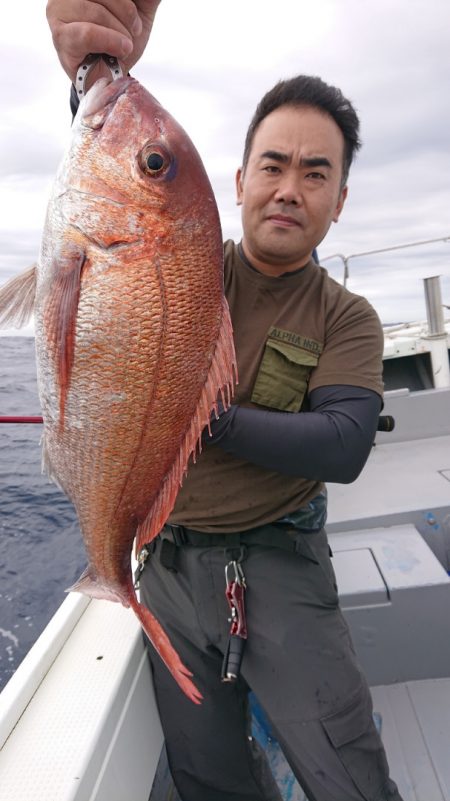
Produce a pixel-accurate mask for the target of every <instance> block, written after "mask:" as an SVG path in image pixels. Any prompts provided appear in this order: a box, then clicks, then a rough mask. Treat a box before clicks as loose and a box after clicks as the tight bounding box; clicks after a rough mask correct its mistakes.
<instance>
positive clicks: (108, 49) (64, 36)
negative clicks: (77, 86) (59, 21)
mask: <svg viewBox="0 0 450 801" xmlns="http://www.w3.org/2000/svg"><path fill="white" fill-rule="evenodd" d="M53 41H54V43H55V47H56V50H57V52H58V54H59V57H60V60H61V64H62V66H63V67H64V70H65V71H66V73H67V74H68V76H69V77H70V79H71V80H72V81H74V80H75V77H76V74H77V70H78V67H79V66H80V64H81V62H82V61H83V59H84V58H85V57H86V56H87V55H88V53H108V55H110V56H116V58H118V59H119V61H122V62H123V61H125V59H126V58H127V56H129V55H130V53H131V51H132V50H133V42H132V40H131V39H129V38H128V37H126V36H124V35H123V34H121V33H118V32H117V31H114V30H111V28H103V27H102V26H101V25H92V24H91V23H85V22H70V23H65V24H64V25H61V27H60V28H58V29H57V30H56V31H55V32H54V33H53Z"/></svg>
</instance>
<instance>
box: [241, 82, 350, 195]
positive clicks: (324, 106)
mask: <svg viewBox="0 0 450 801" xmlns="http://www.w3.org/2000/svg"><path fill="white" fill-rule="evenodd" d="M281 106H294V107H295V106H310V107H312V108H317V109H319V110H320V111H323V112H324V113H325V114H328V115H329V116H330V117H332V118H333V120H334V121H335V123H336V124H337V125H338V126H339V128H340V129H341V131H342V134H343V136H344V160H343V165H342V186H345V184H346V182H347V178H348V173H349V170H350V165H351V163H352V161H353V157H354V154H355V151H356V150H358V149H359V148H360V147H361V141H360V139H359V119H358V115H357V113H356V111H355V109H354V108H353V106H352V104H351V102H350V100H347V98H345V97H344V95H343V94H342V92H341V90H340V89H337V88H336V87H335V86H329V84H327V83H325V81H322V79H321V78H318V77H316V76H311V75H297V76H296V77H295V78H289V79H288V80H285V81H279V82H278V83H277V84H275V86H274V87H273V89H270V90H269V91H268V92H267V93H266V94H265V95H264V97H263V98H262V100H261V101H260V102H259V103H258V105H257V107H256V111H255V113H254V115H253V119H252V121H251V123H250V125H249V128H248V131H247V136H246V138H245V146H244V158H243V169H244V170H245V168H246V166H247V163H248V159H249V155H250V150H251V147H252V143H253V138H254V135H255V132H256V129H257V128H258V126H259V125H260V123H261V122H262V121H263V119H264V118H265V117H267V115H268V114H270V113H271V112H272V111H275V110H276V109H277V108H280V107H281Z"/></svg>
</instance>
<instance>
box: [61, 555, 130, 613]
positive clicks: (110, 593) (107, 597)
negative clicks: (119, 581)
mask: <svg viewBox="0 0 450 801" xmlns="http://www.w3.org/2000/svg"><path fill="white" fill-rule="evenodd" d="M66 592H81V593H82V594H83V595H88V596H89V597H90V598H97V599H99V600H102V601H114V602H115V603H120V604H123V606H129V603H127V602H125V601H124V597H123V595H120V594H119V593H117V592H115V591H114V590H113V589H112V588H111V587H108V586H107V585H106V584H102V582H101V581H99V579H98V578H97V575H96V573H95V571H94V569H93V568H92V567H91V565H88V567H87V568H86V570H85V571H84V572H83V573H82V574H81V576H80V578H79V579H78V581H76V582H75V584H72V586H71V587H68V588H67V590H66Z"/></svg>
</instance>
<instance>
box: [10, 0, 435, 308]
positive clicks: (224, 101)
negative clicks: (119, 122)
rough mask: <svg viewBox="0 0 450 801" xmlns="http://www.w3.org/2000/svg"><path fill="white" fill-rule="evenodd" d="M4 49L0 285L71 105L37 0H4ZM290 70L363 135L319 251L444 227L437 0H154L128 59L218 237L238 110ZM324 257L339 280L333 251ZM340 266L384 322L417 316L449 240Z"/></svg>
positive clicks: (362, 246) (16, 262)
mask: <svg viewBox="0 0 450 801" xmlns="http://www.w3.org/2000/svg"><path fill="white" fill-rule="evenodd" d="M0 47H1V53H2V70H1V73H0V98H1V100H0V102H1V109H2V113H1V117H0V145H1V146H0V185H1V215H0V282H1V283H3V281H4V280H5V279H6V278H9V277H10V276H11V275H13V274H15V273H18V272H20V271H21V270H22V269H25V268H26V267H27V266H29V265H30V264H31V263H32V262H33V261H34V259H35V258H36V256H37V252H38V248H39V241H40V237H41V231H42V225H43V219H44V214H45V208H46V204H47V199H48V196H49V191H50V187H51V183H52V180H53V176H54V174H55V172H56V168H57V164H58V162H59V160H60V158H61V154H62V151H63V148H64V146H65V144H66V143H67V141H68V138H69V135H70V112H69V105H68V95H69V80H68V78H67V77H66V75H65V74H64V73H63V71H62V69H61V67H60V65H59V62H58V60H57V57H56V54H55V51H54V49H53V45H52V41H51V36H50V32H49V30H48V27H47V22H46V18H45V2H44V0H21V2H20V3H9V4H8V6H7V8H6V9H4V10H3V13H2V25H1V27H0ZM301 72H304V73H309V74H315V75H320V76H321V77H322V78H323V79H324V80H326V81H327V82H329V83H334V84H335V85H337V86H339V87H340V88H341V89H342V90H343V92H344V94H346V95H347V96H348V97H349V98H350V99H351V100H352V101H353V103H354V105H355V107H356V108H357V110H358V112H359V114H360V118H361V128H362V130H361V133H362V139H363V143H364V144H363V149H362V150H361V152H360V154H359V155H358V158H357V161H356V162H355V164H354V166H353V168H352V172H351V175H350V181H349V197H348V200H347V204H346V207H345V209H344V212H343V214H342V217H341V219H340V221H339V223H338V224H337V225H333V226H332V228H331V230H330V232H329V234H328V236H327V238H326V239H325V240H324V242H323V243H322V245H321V246H320V248H319V254H320V257H321V259H324V258H325V257H327V256H329V255H331V254H335V253H341V254H343V255H344V256H349V255H351V254H355V253H356V254H357V253H361V252H365V251H368V250H374V249H382V248H388V247H390V246H397V245H401V244H406V243H412V242H419V241H424V240H429V239H439V238H443V237H446V236H449V237H450V3H449V0H308V2H305V0H227V2H225V3H224V2H213V1H212V0H162V4H161V6H160V9H159V11H158V15H157V18H156V22H155V25H154V29H153V34H152V39H151V42H150V44H149V46H148V48H147V52H146V53H145V55H144V56H143V58H142V60H141V62H140V63H139V64H138V65H137V66H136V67H135V69H134V70H133V74H134V76H135V77H136V78H138V79H139V80H140V81H141V82H142V83H143V84H144V85H145V86H146V87H147V89H149V91H150V92H151V93H152V94H154V95H155V96H156V97H157V98H158V100H159V101H160V102H161V103H162V104H163V105H164V106H165V107H166V108H167V109H168V110H169V111H170V112H171V113H172V114H173V116H175V117H176V118H177V119H178V121H179V122H180V123H181V124H182V125H183V127H184V128H185V129H186V130H187V132H188V133H189V135H190V136H191V138H192V140H193V141H194V143H195V145H196V146H197V148H198V150H199V151H200V153H201V155H202V157H203V160H204V163H205V166H206V169H207V171H208V173H209V176H210V179H211V182H212V184H213V188H214V190H215V193H216V198H217V202H218V205H219V210H220V214H221V219H222V226H223V232H224V236H225V237H226V238H228V237H233V238H235V239H239V238H240V217H239V210H238V208H237V207H236V205H235V199H234V175H235V171H236V168H237V167H238V166H239V164H240V160H241V154H242V144H243V140H244V137H245V132H246V129H247V126H248V123H249V120H250V118H251V116H252V114H253V111H254V108H255V106H256V103H257V102H258V101H259V99H260V97H261V96H262V94H263V93H264V92H265V91H266V90H267V89H269V88H270V87H271V86H272V85H273V84H274V83H275V82H276V81H277V80H279V79H280V78H286V77H291V76H292V75H295V74H296V73H301ZM324 266H326V267H327V269H329V271H330V273H331V274H332V275H334V276H335V277H337V278H339V280H341V279H342V274H343V265H342V261H341V260H340V259H339V258H335V259H333V260H330V261H325V263H324ZM349 268H350V280H349V283H348V286H349V288H350V289H352V290H353V291H355V292H359V293H361V294H364V295H366V297H368V298H369V300H370V301H371V302H372V303H373V305H374V306H375V308H376V309H377V311H378V313H379V315H380V317H381V318H382V320H383V322H386V323H387V322H393V321H399V320H416V319H424V318H425V305H424V300H423V288H422V279H423V278H425V277H427V276H430V275H439V274H440V275H442V276H443V279H442V291H443V300H444V302H445V303H447V304H448V305H450V242H449V243H437V244H431V245H424V246H420V247H414V248H410V249H405V250H398V251H394V252H393V253H387V254H380V255H377V256H366V257H359V258H354V259H352V260H350V262H349ZM447 315H449V313H448V312H447Z"/></svg>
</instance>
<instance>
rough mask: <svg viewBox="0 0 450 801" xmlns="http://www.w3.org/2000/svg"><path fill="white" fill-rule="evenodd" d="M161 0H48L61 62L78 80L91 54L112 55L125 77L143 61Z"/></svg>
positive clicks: (72, 77) (51, 27) (48, 14)
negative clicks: (79, 69)
mask: <svg viewBox="0 0 450 801" xmlns="http://www.w3.org/2000/svg"><path fill="white" fill-rule="evenodd" d="M159 3H160V0H135V2H132V0H96V1H95V2H94V0H81V2H80V0H48V2H47V19H48V24H49V25H50V30H51V32H52V36H53V43H54V45H55V48H56V52H57V53H58V57H59V60H60V62H61V64H62V66H63V68H64V70H65V71H66V73H67V75H68V76H69V78H70V79H71V80H72V81H74V80H75V77H76V74H77V69H78V67H79V66H80V64H81V62H82V61H83V59H84V58H85V57H86V56H87V55H88V53H108V55H110V56H116V58H117V59H118V60H119V61H120V64H121V66H122V69H123V72H124V74H126V73H127V72H128V71H129V70H130V69H131V67H133V65H134V64H136V62H137V61H138V60H139V59H140V57H141V55H142V53H143V52H144V50H145V46H146V44H147V42H148V39H149V36H150V32H151V29H152V26H153V20H154V18H155V14H156V10H157V8H158V5H159ZM97 77H99V76H98V75H96V76H94V75H93V78H94V79H95V78H97Z"/></svg>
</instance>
